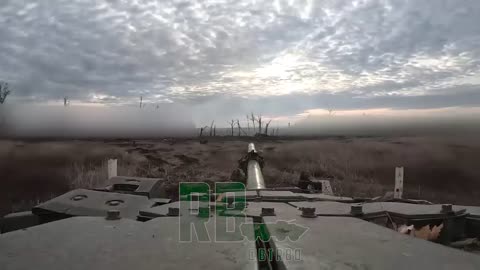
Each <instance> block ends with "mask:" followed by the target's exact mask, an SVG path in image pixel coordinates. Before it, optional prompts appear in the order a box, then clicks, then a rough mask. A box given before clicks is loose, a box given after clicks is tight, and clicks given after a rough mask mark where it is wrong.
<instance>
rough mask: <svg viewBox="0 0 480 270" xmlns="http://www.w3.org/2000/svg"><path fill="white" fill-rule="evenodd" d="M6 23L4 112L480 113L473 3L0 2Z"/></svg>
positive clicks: (1, 57)
mask: <svg viewBox="0 0 480 270" xmlns="http://www.w3.org/2000/svg"><path fill="white" fill-rule="evenodd" d="M0 25H1V27H0V37H1V40H0V80H4V81H8V82H9V83H10V85H11V88H12V90H13V94H12V96H11V97H10V100H9V102H38V103H55V102H57V103H60V104H61V103H62V102H63V100H62V99H63V97H64V96H68V97H69V98H70V99H71V100H72V104H75V103H77V104H104V105H117V106H118V105H122V106H127V105H132V104H138V99H139V96H143V97H144V101H145V103H146V104H148V106H152V107H154V106H156V105H157V104H160V105H161V104H162V103H181V104H185V105H187V106H190V107H191V108H192V110H193V111H194V118H195V120H196V121H197V123H198V122H202V121H205V122H208V121H210V119H218V118H220V121H223V120H226V119H229V118H231V117H239V116H243V115H245V114H246V113H247V112H249V111H254V112H257V113H262V114H263V115H266V116H268V117H278V119H283V118H289V117H295V116H296V115H299V114H300V115H301V114H302V113H303V114H305V112H322V111H323V109H333V110H335V111H339V112H341V111H358V112H362V113H363V112H369V111H372V112H373V111H379V109H381V110H380V111H384V110H396V111H405V110H408V109H415V110H419V109H423V110H432V111H435V110H437V109H444V108H450V107H453V108H454V110H463V109H467V110H468V109H470V108H472V107H477V106H480V87H479V85H480V27H479V25H480V1H478V0H465V1H463V0H462V1H458V0H449V1H447V0H430V1H427V0H415V1H413V0H412V1H408V0H390V1H389V0H364V1H354V0H348V1H343V0H323V1H320V0H317V1H315V0H301V1H293V0H289V1H283V0H269V1H260V0H196V1H175V0H162V1H160V0H158V1H154V0H141V1H140V0H96V1H94V0H90V1H88V0H37V1H35V0H26V1H22V0H3V1H2V3H1V6H0ZM323 112H324V111H323Z"/></svg>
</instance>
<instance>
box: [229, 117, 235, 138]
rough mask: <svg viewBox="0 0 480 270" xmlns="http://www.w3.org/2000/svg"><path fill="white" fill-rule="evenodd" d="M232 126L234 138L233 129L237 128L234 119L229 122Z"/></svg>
mask: <svg viewBox="0 0 480 270" xmlns="http://www.w3.org/2000/svg"><path fill="white" fill-rule="evenodd" d="M228 123H229V124H230V126H231V127H232V136H233V127H234V126H235V121H234V120H233V119H232V121H230V122H228Z"/></svg>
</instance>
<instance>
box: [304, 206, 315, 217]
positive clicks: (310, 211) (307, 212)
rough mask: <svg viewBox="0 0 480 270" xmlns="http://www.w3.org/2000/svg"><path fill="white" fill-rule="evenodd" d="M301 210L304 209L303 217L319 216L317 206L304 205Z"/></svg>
mask: <svg viewBox="0 0 480 270" xmlns="http://www.w3.org/2000/svg"><path fill="white" fill-rule="evenodd" d="M301 210H302V217H306V218H314V217H316V216H317V215H316V214H315V211H316V209H315V207H302V208H301Z"/></svg>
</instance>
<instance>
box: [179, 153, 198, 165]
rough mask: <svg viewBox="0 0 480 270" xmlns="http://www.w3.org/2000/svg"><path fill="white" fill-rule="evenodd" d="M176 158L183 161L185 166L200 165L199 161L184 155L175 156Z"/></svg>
mask: <svg viewBox="0 0 480 270" xmlns="http://www.w3.org/2000/svg"><path fill="white" fill-rule="evenodd" d="M175 157H176V158H178V159H179V160H180V161H182V162H183V163H184V164H188V165H190V164H197V163H199V160H198V159H196V158H193V157H189V156H186V155H183V154H180V155H175Z"/></svg>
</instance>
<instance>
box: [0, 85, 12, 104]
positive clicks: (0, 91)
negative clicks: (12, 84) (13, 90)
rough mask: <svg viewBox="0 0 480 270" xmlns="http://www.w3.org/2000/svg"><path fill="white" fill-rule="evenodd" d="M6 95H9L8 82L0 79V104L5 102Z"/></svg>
mask: <svg viewBox="0 0 480 270" xmlns="http://www.w3.org/2000/svg"><path fill="white" fill-rule="evenodd" d="M8 95H10V90H9V88H8V83H7V82H4V81H0V104H3V103H4V102H5V100H6V99H7V96H8Z"/></svg>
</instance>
